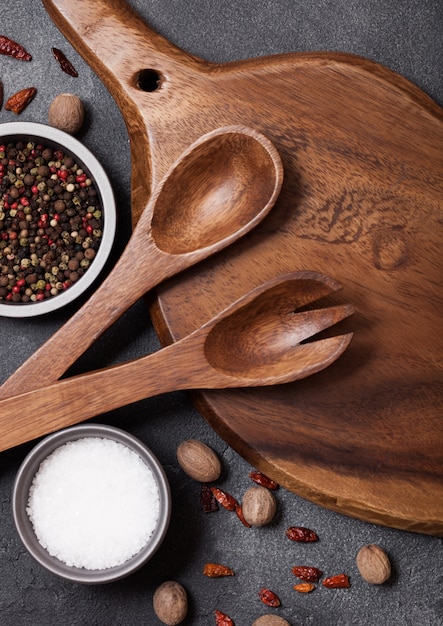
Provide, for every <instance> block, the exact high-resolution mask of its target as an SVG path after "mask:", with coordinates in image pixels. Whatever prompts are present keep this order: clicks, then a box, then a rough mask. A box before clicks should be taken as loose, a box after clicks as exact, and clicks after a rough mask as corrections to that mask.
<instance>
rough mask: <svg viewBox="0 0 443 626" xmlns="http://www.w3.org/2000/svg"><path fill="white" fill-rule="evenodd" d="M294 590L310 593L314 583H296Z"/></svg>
mask: <svg viewBox="0 0 443 626" xmlns="http://www.w3.org/2000/svg"><path fill="white" fill-rule="evenodd" d="M294 589H295V591H298V593H310V592H311V591H314V589H315V585H314V583H299V584H298V585H294Z"/></svg>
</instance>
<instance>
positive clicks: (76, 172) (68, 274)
mask: <svg viewBox="0 0 443 626" xmlns="http://www.w3.org/2000/svg"><path fill="white" fill-rule="evenodd" d="M115 229H116V208H115V201H114V194H113V191H112V187H111V184H110V182H109V179H108V177H107V174H106V172H105V170H104V169H103V167H102V165H101V164H100V163H99V161H98V160H97V159H96V157H95V156H94V155H93V154H92V153H91V152H90V151H89V150H88V149H87V148H86V147H85V146H84V145H83V144H82V143H81V142H80V141H78V140H77V139H76V138H74V137H72V136H71V135H69V134H67V133H65V132H63V131H61V130H59V129H57V128H54V127H52V126H47V125H45V124H37V123H32V122H11V123H5V124H0V315H2V316H4V317H33V316H36V315H41V314H45V313H49V312H52V311H55V310H57V309H59V308H61V307H63V306H65V305H66V304H68V303H71V302H72V301H73V300H75V299H76V298H77V297H79V296H80V295H81V294H83V293H84V292H85V291H86V290H88V289H89V287H91V285H92V283H93V282H94V281H95V280H96V279H97V277H98V275H99V274H100V272H101V271H102V269H103V267H104V265H105V263H106V261H107V259H108V257H109V254H110V252H111V249H112V245H113V242H114V237H115Z"/></svg>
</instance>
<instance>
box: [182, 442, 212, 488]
mask: <svg viewBox="0 0 443 626" xmlns="http://www.w3.org/2000/svg"><path fill="white" fill-rule="evenodd" d="M177 460H178V462H179V464H180V466H181V468H182V470H183V471H184V472H185V473H186V474H187V475H188V476H190V477H191V478H193V479H194V480H198V481H199V482H201V483H210V482H212V481H214V480H217V479H218V478H219V477H220V474H221V470H222V467H221V462H220V459H219V458H218V456H217V455H216V453H215V452H214V450H212V449H211V448H210V447H209V446H207V445H206V444H205V443H203V442H202V441H198V440H197V439H187V440H186V441H182V443H181V444H180V445H179V446H178V448H177Z"/></svg>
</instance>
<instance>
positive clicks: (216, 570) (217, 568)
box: [203, 563, 234, 578]
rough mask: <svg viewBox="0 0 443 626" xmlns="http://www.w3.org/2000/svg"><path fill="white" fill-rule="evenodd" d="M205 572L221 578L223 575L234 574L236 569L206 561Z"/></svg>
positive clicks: (209, 576)
mask: <svg viewBox="0 0 443 626" xmlns="http://www.w3.org/2000/svg"><path fill="white" fill-rule="evenodd" d="M203 574H204V575H205V576H207V577H208V578H221V577H222V576H234V570H232V569H231V568H230V567H228V566H227V565H220V563H206V565H205V566H204V568H203Z"/></svg>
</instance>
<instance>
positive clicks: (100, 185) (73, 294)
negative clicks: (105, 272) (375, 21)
mask: <svg viewBox="0 0 443 626" xmlns="http://www.w3.org/2000/svg"><path fill="white" fill-rule="evenodd" d="M20 140H21V141H35V142H38V143H42V144H43V145H46V146H48V147H50V148H53V149H59V150H62V151H63V152H65V153H67V154H69V155H70V156H72V157H73V158H74V159H75V161H76V163H78V164H79V165H80V166H81V167H82V168H83V169H84V170H85V171H86V172H87V173H88V174H89V176H90V178H91V179H92V180H93V182H94V185H95V188H96V189H97V192H98V194H99V199H100V205H101V209H102V214H103V236H102V239H101V242H100V246H99V249H98V251H97V254H96V256H95V258H94V260H93V262H92V263H91V265H90V267H89V268H88V270H87V271H86V272H85V273H84V275H83V276H82V277H81V278H80V279H79V280H78V281H77V282H75V283H74V284H73V285H72V286H70V287H69V288H68V289H66V290H64V291H61V292H60V293H59V294H57V295H56V296H53V297H51V298H47V299H45V300H42V301H38V302H29V303H12V302H4V301H0V315H1V316H4V317H33V316H36V315H42V314H44V313H49V312H52V311H55V310H57V309H59V308H61V307H63V306H65V305H66V304H68V303H70V302H72V301H73V300H75V299H76V298H78V297H79V296H80V295H81V294H83V293H84V292H85V291H86V290H87V289H88V288H89V287H90V286H91V285H92V283H93V282H94V281H95V279H96V278H97V276H98V275H99V273H100V272H101V270H102V269H103V266H104V265H105V263H106V261H107V259H108V257H109V254H110V252H111V249H112V245H113V243H114V237H115V229H116V207H115V200H114V194H113V191H112V187H111V184H110V182H109V179H108V176H107V174H106V172H105V170H104V169H103V167H102V166H101V164H100V163H99V161H98V160H97V159H96V158H95V156H94V155H93V154H92V153H91V152H90V151H89V150H88V148H86V147H85V146H84V145H83V144H82V143H80V141H78V140H77V139H75V137H72V136H71V135H69V134H67V133H65V132H63V131H61V130H59V129H58V128H54V127H52V126H48V125H45V124H36V123H33V122H10V123H6V124H0V144H4V143H8V142H11V141H20Z"/></svg>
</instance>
